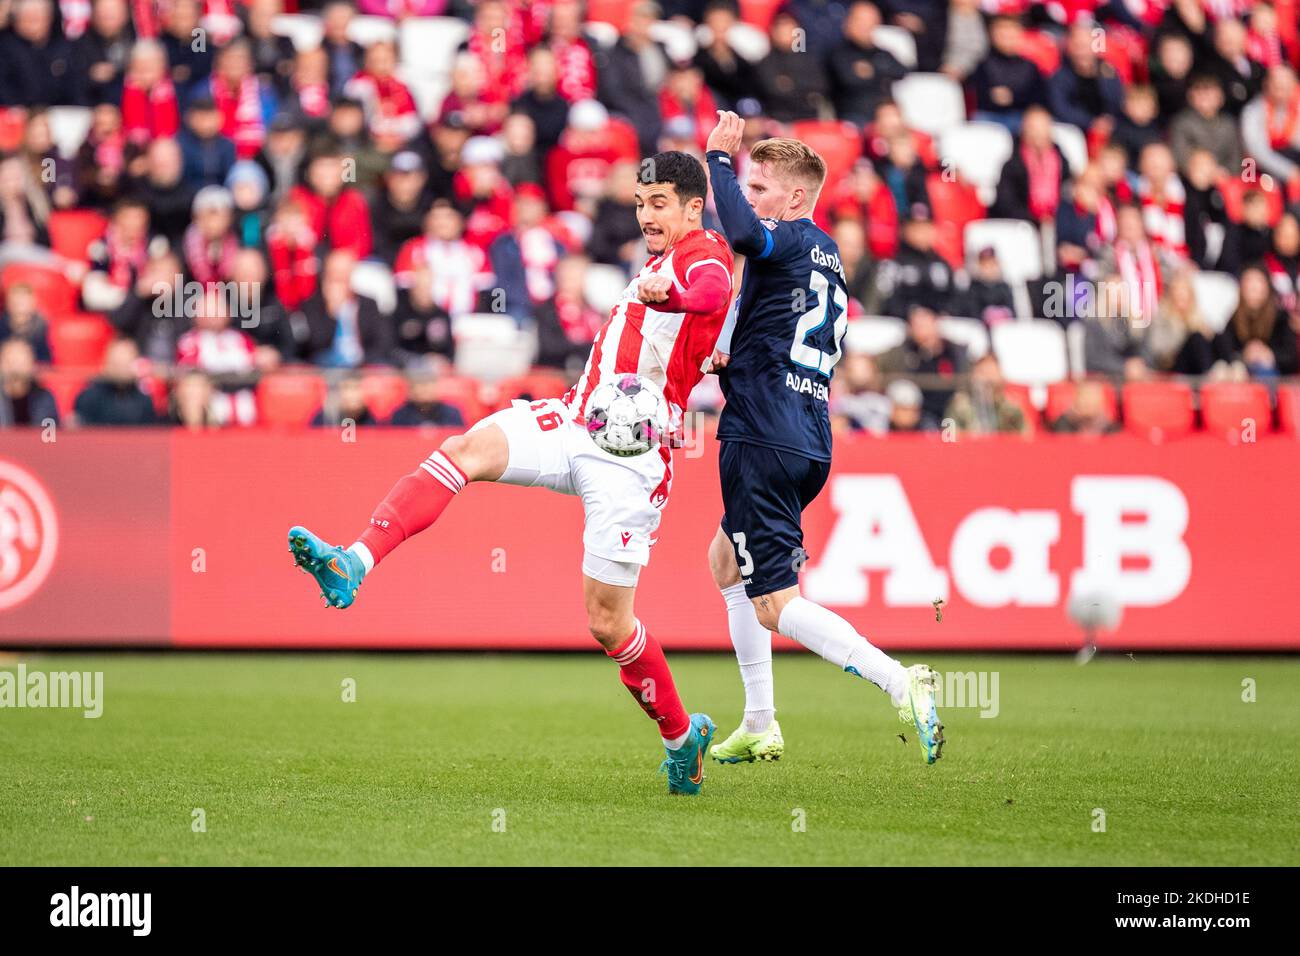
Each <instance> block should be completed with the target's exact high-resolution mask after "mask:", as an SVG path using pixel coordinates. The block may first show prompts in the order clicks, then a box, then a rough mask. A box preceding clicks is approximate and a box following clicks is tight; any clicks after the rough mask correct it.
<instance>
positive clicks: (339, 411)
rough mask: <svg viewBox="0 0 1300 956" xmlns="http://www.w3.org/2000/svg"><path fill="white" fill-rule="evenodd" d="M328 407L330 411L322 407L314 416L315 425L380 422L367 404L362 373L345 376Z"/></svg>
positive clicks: (374, 423) (372, 423)
mask: <svg viewBox="0 0 1300 956" xmlns="http://www.w3.org/2000/svg"><path fill="white" fill-rule="evenodd" d="M326 408H329V409H330V411H329V412H326V409H325V408H322V409H320V411H318V412H317V413H316V415H315V417H314V418H312V420H311V423H312V425H313V427H316V428H320V427H322V426H330V427H337V426H344V427H346V426H348V425H353V426H355V425H378V424H379V421H378V420H377V419H376V418H375V415H374V412H372V411H371V410H370V407H369V406H368V405H367V404H366V393H365V389H364V388H363V387H362V385H361V376H360V375H356V374H350V375H345V376H343V378H342V379H341V380H340V381H339V384H338V388H337V389H336V392H335V396H334V401H333V402H332V403H331V402H326Z"/></svg>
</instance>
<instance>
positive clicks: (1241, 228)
mask: <svg viewBox="0 0 1300 956" xmlns="http://www.w3.org/2000/svg"><path fill="white" fill-rule="evenodd" d="M1269 218H1270V215H1269V208H1268V197H1267V196H1265V195H1264V194H1263V193H1262V192H1260V191H1259V190H1258V189H1252V190H1251V191H1250V192H1248V193H1246V195H1245V196H1243V197H1242V201H1241V222H1234V223H1231V224H1230V225H1229V226H1228V230H1227V233H1226V234H1225V235H1224V238H1223V252H1222V253H1221V254H1220V255H1219V270H1220V271H1222V272H1231V273H1232V274H1233V275H1241V270H1242V268H1243V267H1245V266H1247V265H1258V264H1259V263H1260V262H1262V261H1263V260H1264V257H1265V256H1267V255H1268V254H1269V252H1271V251H1272V249H1273V227H1272V225H1271V224H1270V223H1269Z"/></svg>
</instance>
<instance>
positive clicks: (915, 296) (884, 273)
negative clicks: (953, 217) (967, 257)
mask: <svg viewBox="0 0 1300 956" xmlns="http://www.w3.org/2000/svg"><path fill="white" fill-rule="evenodd" d="M902 238H903V242H902V245H901V247H900V248H899V250H898V256H897V257H896V258H895V259H894V260H892V261H885V262H882V263H881V264H880V267H879V268H878V269H877V270H876V285H877V287H878V289H879V291H880V294H881V296H882V297H883V298H884V305H883V306H882V308H883V309H884V313H885V314H886V315H895V316H900V317H901V316H905V315H908V314H909V313H910V312H911V311H912V309H913V307H914V306H923V307H924V308H925V309H927V310H929V311H931V312H937V313H942V314H949V313H951V311H952V304H953V297H954V295H955V294H956V292H957V288H956V283H955V277H954V275H953V271H952V266H950V265H949V264H948V261H947V260H946V259H944V258H943V256H941V255H939V253H937V252H935V250H934V220H933V218H932V217H931V215H930V210H929V209H928V208H926V207H925V206H923V205H917V206H915V207H913V208H912V211H911V218H910V219H909V220H908V221H907V222H906V223H904V224H903V236H902Z"/></svg>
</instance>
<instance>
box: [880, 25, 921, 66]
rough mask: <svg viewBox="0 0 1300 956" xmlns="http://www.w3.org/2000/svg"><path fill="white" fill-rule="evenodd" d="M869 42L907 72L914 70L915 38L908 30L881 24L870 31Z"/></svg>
mask: <svg viewBox="0 0 1300 956" xmlns="http://www.w3.org/2000/svg"><path fill="white" fill-rule="evenodd" d="M871 42H872V43H874V44H875V45H876V46H878V47H879V48H880V49H882V50H884V51H885V52H886V53H888V54H890V55H891V56H892V57H893V58H894V59H895V60H897V61H898V62H899V63H901V64H903V66H905V67H907V68H908V69H909V70H915V69H916V38H915V37H913V36H912V34H911V33H910V32H909V31H908V30H905V29H903V28H902V27H894V26H889V25H888V24H881V25H880V26H878V27H876V29H874V30H873V31H871Z"/></svg>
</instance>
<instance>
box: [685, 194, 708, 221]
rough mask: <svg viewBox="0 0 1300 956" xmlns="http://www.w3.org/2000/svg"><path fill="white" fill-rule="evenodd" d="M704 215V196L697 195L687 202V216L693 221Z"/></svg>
mask: <svg viewBox="0 0 1300 956" xmlns="http://www.w3.org/2000/svg"><path fill="white" fill-rule="evenodd" d="M703 216H704V197H703V196H696V197H695V198H694V199H692V200H691V201H690V202H688V203H687V204H686V218H687V219H690V220H692V221H694V220H696V219H700V218H702V217H703Z"/></svg>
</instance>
